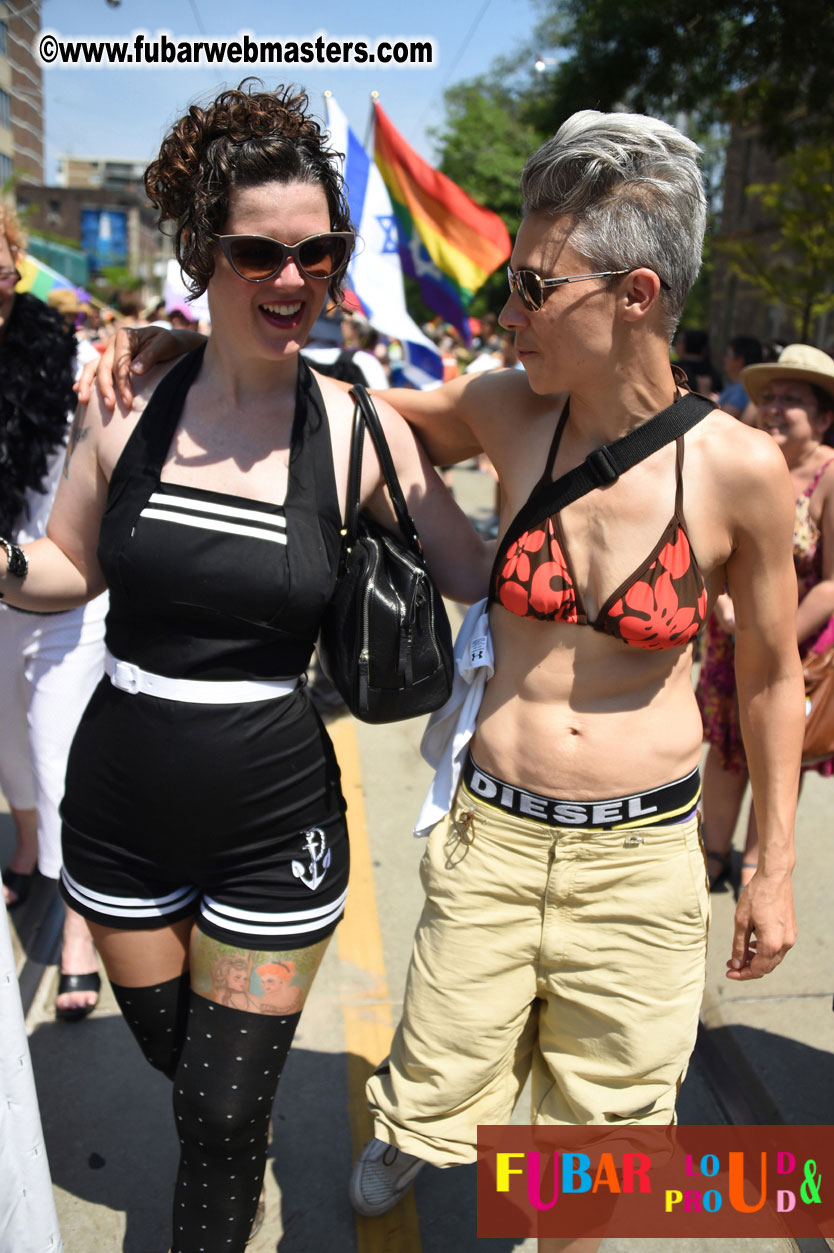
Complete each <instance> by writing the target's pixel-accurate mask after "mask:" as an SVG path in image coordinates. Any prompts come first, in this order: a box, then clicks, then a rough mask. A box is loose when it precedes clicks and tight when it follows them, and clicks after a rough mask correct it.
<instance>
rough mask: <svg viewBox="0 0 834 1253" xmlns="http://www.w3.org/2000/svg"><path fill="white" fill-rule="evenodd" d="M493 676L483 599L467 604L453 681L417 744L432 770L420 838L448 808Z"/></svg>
mask: <svg viewBox="0 0 834 1253" xmlns="http://www.w3.org/2000/svg"><path fill="white" fill-rule="evenodd" d="M494 672H495V658H494V655H493V651H492V637H491V635H490V632H489V614H488V605H487V600H486V597H484V599H483V600H479V601H476V603H475V604H474V605H471V606H470V608H469V612H468V613H467V615H466V617H465V618H464V620H463V622H462V624H461V628H460V630H459V631H458V634H457V639H456V640H455V680H454V683H453V685H452V694H451V696H450V697H449V699H448V700H447V701H446V704H445V705H444V706H443V707H442V708H441V709H438V710H437V712H436V713H433V714H432V716H431V717H430V718H429V722H428V726H427V727H426V730H425V732H424V734H423V739H422V741H421V743H420V752H421V753H422V754H423V757H424V758H425V759H426V761H427V762H428V763H429V765H430V766H434V768H435V776H434V779H433V780H432V783H431V787H430V788H429V790H428V794H427V795H426V799H425V800H424V801H423V807H422V809H421V810H420V815H419V817H418V819H417V825H416V826H415V828H414V834H415V835H416V836H421V837H422V836H426V835H428V834H429V832H430V831H431V829H432V827H433V826H435V825H436V823H438V822H440V820H441V818H444V817H445V816H446V814H448V812H449V810H450V809H451V808H452V801H453V800H454V797H455V792H456V791H457V786H458V783H459V781H460V775H461V771H462V769H463V763H464V760H465V758H466V752H467V749H468V747H469V741H470V740H471V739H472V736H473V734H474V732H475V722H476V721H477V717H478V710H479V709H480V707H481V701H482V700H483V696H484V688H485V687H486V684H487V680H488V679H491V678H492V676H493V674H494Z"/></svg>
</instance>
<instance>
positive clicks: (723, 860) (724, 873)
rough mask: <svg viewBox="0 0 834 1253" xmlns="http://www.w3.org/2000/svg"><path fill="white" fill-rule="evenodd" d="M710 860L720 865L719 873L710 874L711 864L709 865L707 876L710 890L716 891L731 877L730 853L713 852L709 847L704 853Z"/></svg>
mask: <svg viewBox="0 0 834 1253" xmlns="http://www.w3.org/2000/svg"><path fill="white" fill-rule="evenodd" d="M704 855H705V857H706V859H707V861H708V862H710V861H711V862H714V863H715V864H716V865H717V866H718V874H715V875H714V874H710V869H709V866H707V878H708V879H709V890H710V892H716V891H717V890H718V889H719V888H720V887H721V884H722V883H726V882H727V880H728V879H729V877H730V866H731V860H730V854H729V853H711V852H710V851H709V849H706V850H705V853H704Z"/></svg>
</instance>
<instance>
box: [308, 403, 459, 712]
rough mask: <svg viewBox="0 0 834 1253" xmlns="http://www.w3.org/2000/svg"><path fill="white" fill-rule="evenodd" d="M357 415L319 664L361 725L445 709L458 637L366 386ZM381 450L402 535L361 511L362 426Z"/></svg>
mask: <svg viewBox="0 0 834 1253" xmlns="http://www.w3.org/2000/svg"><path fill="white" fill-rule="evenodd" d="M350 394H351V396H352V397H353V400H354V404H355V408H354V413H353V431H352V434H351V447H350V469H349V473H348V495H347V506H346V517H345V526H344V529H343V532H342V553H341V559H340V564H339V577H338V581H337V584H336V591H335V592H334V595H333V599H332V600H331V602H330V604H329V605H328V607H327V610H326V611H325V615H324V618H323V620H322V625H321V634H320V636H319V642H318V652H319V659H320V661H321V664H322V667H323V669H324V671H325V673H326V674H327V675H328V677H329V678H330V680H331V682H332V683H333V684H334V686H335V687H336V689H337V691H338V692H339V695H340V696H341V697H342V699H343V700H344V702H345V704H346V705H347V707H348V709H349V710H350V711H351V713H352V714H355V715H356V717H357V718H360V719H361V720H362V721H363V722H397V721H399V720H400V719H402V718H416V717H418V716H419V715H421V714H427V713H432V712H433V710H435V709H439V708H440V706H441V705H444V704H445V703H446V701H447V700H448V698H449V695H450V693H451V690H452V679H453V673H454V662H453V654H452V631H451V627H450V626H449V619H448V617H447V616H446V610H445V607H444V605H443V599H442V597H441V595H440V592H439V591H438V590H437V587H436V586H435V584H434V582H433V581H432V578H431V575H430V574H429V573H428V571H427V570H426V564H425V560H424V558H423V550H422V548H421V546H420V540H419V537H418V535H417V530H416V528H415V526H414V522H413V520H412V518H411V516H410V514H409V513H408V510H407V508H406V504H405V498H404V497H403V494H402V488H401V487H400V484H399V480H398V479H397V475H396V471H395V469H394V463H393V461H392V459H391V453H390V450H389V448H388V444H387V442H386V439H385V434H384V432H383V430H382V425H381V423H380V420H379V417H378V415H377V412H376V410H375V409H374V407H373V404H372V403H371V400H370V397H369V396H368V393H367V392H366V390H365V388H364V387H360V386H356V387H353V388H351V393H350ZM366 426H367V428H368V430H369V431H370V434H371V438H372V440H373V442H374V446H375V448H376V453H377V457H378V459H379V464H380V466H381V467H382V472H383V474H384V475H385V481H386V483H387V485H388V492H389V494H390V497H391V502H392V504H393V506H394V512H395V513H396V515H397V522H398V525H399V528H400V532H401V534H399V535H398V534H396V533H395V532H393V531H389V530H387V529H386V528H385V527H383V526H380V525H379V524H378V523H376V522H374V521H373V519H372V518H368V517H366V516H364V515H361V514H360V512H359V493H360V483H361V471H362V449H363V446H364V437H365V428H366Z"/></svg>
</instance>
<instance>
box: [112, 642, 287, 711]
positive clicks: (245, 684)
mask: <svg viewBox="0 0 834 1253" xmlns="http://www.w3.org/2000/svg"><path fill="white" fill-rule="evenodd" d="M104 672H105V674H106V675H107V676H108V677H109V679H110V682H111V683H112V684H113V686H114V687H117V688H118V689H119V691H120V692H130V694H131V695H135V694H136V693H137V692H141V693H142V694H143V695H145V696H156V697H158V698H159V699H160V700H181V701H185V702H186V703H188V704H190V705H240V704H245V703H247V702H249V701H255V700H274V699H275V698H277V697H278V696H288V695H289V694H290V692H294V691H295V689H296V688H297V687H298V679H240V680H234V679H232V680H227V679H217V680H214V679H209V680H206V679H169V678H167V677H166V676H165V675H163V674H150V673H149V672H148V671H147V670H142V669H141V667H139V666H135V665H134V664H133V662H132V661H119V660H118V659H117V658H116V657H114V656H113V654H112V653H111V652H110V651H109V650H107V651H105V654H104Z"/></svg>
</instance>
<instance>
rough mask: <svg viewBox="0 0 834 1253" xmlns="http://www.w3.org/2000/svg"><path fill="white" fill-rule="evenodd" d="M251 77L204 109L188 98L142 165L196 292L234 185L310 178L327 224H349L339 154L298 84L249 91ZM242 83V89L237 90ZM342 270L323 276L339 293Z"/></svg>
mask: <svg viewBox="0 0 834 1253" xmlns="http://www.w3.org/2000/svg"><path fill="white" fill-rule="evenodd" d="M255 85H257V86H263V84H262V83H260V82H259V80H257V79H249V80H246V79H245V80H244V81H243V82H242V83H241V84H240V86H239V87H238V88H235V89H233V90H229V91H223V92H221V93H220V95H219V96H218V97H217V99H216V100H215V101H214V102H213V103H212V104H210V105H208V106H207V107H206V108H203V107H202V106H200V105H197V104H193V105H192V106H191V108H190V109H189V110H188V112H187V113H186V115H185V116H184V117H181V118H180V120H179V121H178V122H176V123H175V124H174V126H173V127H172V128H171V131H170V132H169V134H168V135H166V137H165V139H164V140H163V141H162V147H161V148H160V150H159V156H158V157H157V158H156V160H155V161H152V162H151V164H150V165H149V166H148V168H147V170H146V171H145V190H146V191H147V193H148V198H149V199H150V201H151V204H152V205H153V206H154V208H155V209H157V210H158V211H159V224H160V225H161V224H162V223H163V222H173V223H174V224H175V226H176V233H175V235H174V253H175V255H176V258H177V260H178V261H179V263H180V266H181V268H182V270H183V272H184V273H185V274H187V275H188V277H189V278H190V280H191V283H190V284H189V286H190V288H191V291H192V293H193V294H194V295H195V296H198V295H200V294H201V293H202V292H204V291H205V290H206V287H207V286H208V281H209V279H210V278H211V276H212V274H213V273H214V260H215V255H216V253H215V242H214V239H215V236H216V235H219V234H221V233H222V230H223V226H224V224H225V222H226V219H227V217H228V213H229V201H230V198H231V194H232V192H233V191H234V190H236V189H237V188H240V187H257V186H258V185H259V184H261V183H273V182H274V183H315V184H316V185H318V186H319V187H321V189H322V191H323V192H324V194H325V196H326V197H327V204H328V208H329V210H330V229H331V230H333V231H349V230H352V229H353V228H352V226H351V222H350V210H349V209H348V204H347V200H346V199H345V194H344V183H343V180H342V176H341V174H340V172H339V167H338V165H337V158H338V156H339V154H338V153H336V152H333V151H332V150H331V149H330V148H328V146H327V136H326V134H325V133H323V131H322V128H321V126H320V125H319V123H318V122H317V121H316V120H315V119H314V118H313V117H311V116H310V113H309V112H308V108H309V102H308V100H307V96H306V94H305V92H303V91H297V90H296V89H295V88H294V87H292V86H290V87H278V88H277V89H276V90H275V91H274V92H271V91H270V92H266V91H255V90H253V87H254V86H255ZM244 88H248V89H247V90H244ZM343 276H344V270H342V271H341V273H340V274H337V275H336V277H335V278H333V279H331V281H330V294H331V296H332V297H333V299H334V300H336V301H339V300H341V298H342V296H343V288H342V278H343Z"/></svg>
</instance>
